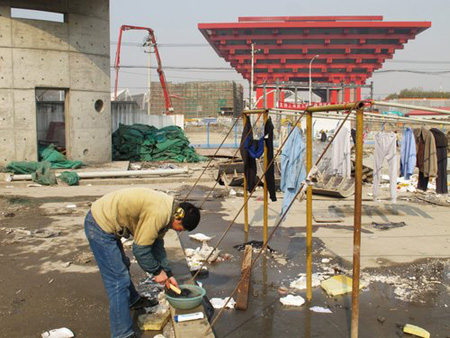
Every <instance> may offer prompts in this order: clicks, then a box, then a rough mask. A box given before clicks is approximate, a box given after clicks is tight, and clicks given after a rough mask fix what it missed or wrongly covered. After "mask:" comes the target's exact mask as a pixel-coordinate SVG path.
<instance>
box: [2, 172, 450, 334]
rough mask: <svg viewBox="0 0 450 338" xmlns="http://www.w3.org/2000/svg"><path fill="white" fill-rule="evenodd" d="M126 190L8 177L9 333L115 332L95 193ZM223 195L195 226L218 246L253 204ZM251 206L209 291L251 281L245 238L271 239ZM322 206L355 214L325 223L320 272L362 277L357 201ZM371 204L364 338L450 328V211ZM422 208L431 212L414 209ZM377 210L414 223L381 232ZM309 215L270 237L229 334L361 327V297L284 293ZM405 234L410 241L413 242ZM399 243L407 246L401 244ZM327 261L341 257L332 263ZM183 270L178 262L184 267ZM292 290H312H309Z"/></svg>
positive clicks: (5, 308)
mask: <svg viewBox="0 0 450 338" xmlns="http://www.w3.org/2000/svg"><path fill="white" fill-rule="evenodd" d="M167 181H169V180H167ZM211 185H212V184H205V185H203V186H202V187H201V189H203V190H204V191H206V190H207V189H208V188H209V187H211ZM11 186H13V187H14V188H11ZM147 186H148V187H151V188H157V189H161V190H164V191H169V192H176V190H177V189H178V188H179V184H173V183H159V184H152V185H147ZM122 187H123V186H118V185H102V186H98V185H96V186H80V187H54V188H53V187H41V188H26V187H19V186H14V185H11V184H8V187H7V186H6V185H2V186H0V196H1V197H0V243H1V248H2V249H1V253H0V265H1V267H2V273H1V275H0V322H1V323H2V324H1V325H0V336H1V337H23V338H26V337H37V336H39V335H40V334H41V333H42V332H44V331H46V330H49V329H54V328H59V327H68V328H70V329H71V330H72V331H73V332H74V333H75V334H76V337H89V338H90V337H99V338H101V337H109V327H108V326H109V324H108V304H107V298H106V294H105V291H104V288H103V285H102V281H101V278H100V275H99V272H98V269H97V267H96V263H95V261H93V259H92V256H91V254H90V250H89V247H88V243H87V240H86V239H85V237H84V229H83V225H82V224H83V219H84V215H85V214H86V212H87V211H88V210H89V207H90V204H91V203H92V201H94V200H95V199H96V198H97V197H99V196H102V195H103V194H104V193H106V192H109V191H112V190H115V189H120V188H122ZM201 195H202V191H200V192H197V194H194V202H196V201H195V199H197V202H198V201H199V200H201V198H199V197H198V196H201ZM215 196H216V197H215V198H213V199H211V200H210V201H208V202H206V204H205V205H204V207H203V209H204V211H203V218H202V222H201V224H200V226H199V228H198V231H197V230H196V231H195V232H201V233H204V234H206V235H208V236H215V238H214V239H213V240H212V241H211V244H215V241H216V240H217V239H218V238H219V237H220V236H221V234H222V233H223V231H224V229H225V228H226V227H227V226H228V224H229V222H230V217H232V216H233V215H234V212H235V211H236V209H237V208H238V207H239V205H240V204H241V203H242V198H240V197H232V198H225V199H224V198H220V194H218V195H215ZM279 197H280V199H281V195H279ZM251 203H253V205H254V207H252V208H251V210H253V213H252V214H251V215H250V219H251V220H253V223H252V224H254V226H252V228H251V231H250V233H249V234H248V235H247V237H245V235H244V232H243V225H242V221H241V219H238V223H237V224H236V225H235V226H234V227H233V228H232V230H231V231H230V233H229V234H228V235H227V236H226V237H225V239H224V242H223V244H222V245H221V247H220V249H221V250H222V253H229V254H231V255H232V258H231V259H230V260H227V261H223V262H220V263H213V264H211V265H210V266H209V271H210V273H209V277H208V278H206V279H202V280H201V282H202V283H203V285H204V287H205V289H206V290H207V295H208V297H209V298H212V297H226V296H228V295H229V294H230V293H231V291H232V290H233V289H234V287H235V285H236V283H237V282H238V280H239V275H240V260H241V253H240V252H239V251H237V250H236V249H235V248H233V246H234V245H236V244H242V243H243V242H245V241H246V240H261V238H262V228H261V226H259V225H258V224H259V222H260V213H259V210H260V203H261V200H260V197H258V196H257V197H256V198H254V199H252V201H251ZM314 203H315V204H314V205H315V208H317V209H318V210H328V208H329V207H330V206H333V207H338V208H340V209H341V210H343V217H344V222H343V224H340V225H337V226H329V227H324V226H318V225H315V226H314V233H313V237H314V240H313V272H324V273H325V272H326V273H330V271H333V272H332V273H335V272H338V273H346V274H347V275H349V276H351V254H350V257H349V254H348V252H351V239H352V230H353V229H352V222H351V221H349V219H351V213H352V211H351V206H352V203H353V202H352V200H351V199H349V200H331V199H330V200H327V199H317V200H316V201H315V202H314ZM364 203H365V205H367V207H366V209H365V211H364V215H363V239H362V240H363V243H362V247H363V250H362V254H363V257H365V258H366V259H365V263H363V269H362V280H365V281H366V282H367V285H368V286H367V287H366V288H364V289H363V290H362V292H361V296H360V326H359V327H360V337H397V336H398V337H403V334H402V327H403V325H405V324H406V323H410V324H414V325H418V326H420V327H423V328H425V329H427V330H428V331H429V332H430V333H431V336H432V337H450V310H449V306H450V295H449V291H450V263H449V258H450V249H449V248H450V230H449V228H448V220H447V217H448V216H447V215H448V208H447V207H439V206H431V205H427V204H418V203H416V204H414V203H410V202H404V204H400V205H397V206H394V208H397V209H398V210H399V212H398V213H397V214H395V213H392V212H391V213H386V215H387V216H386V215H384V214H383V208H391V206H389V205H386V204H383V205H382V206H381V207H380V206H377V208H380V210H379V213H378V212H375V213H374V212H373V210H374V208H375V206H372V205H371V203H370V202H367V201H366V202H364ZM397 209H396V210H397ZM416 209H417V210H418V211H420V212H415V213H410V212H409V211H408V210H416ZM271 210H272V211H271V212H272V216H273V215H276V213H277V212H279V211H278V210H279V209H278V204H276V203H273V204H271ZM315 210H316V209H315ZM405 210H406V211H405ZM424 215H426V216H424ZM347 217H349V218H348V219H347ZM377 217H380V219H383V217H385V218H386V217H387V219H388V220H389V221H396V220H397V219H404V220H405V222H406V224H407V225H406V226H405V227H402V228H399V229H390V230H386V231H385V232H382V231H381V230H374V229H372V228H371V227H370V226H371V225H370V224H371V221H372V220H376V218H377ZM304 220H305V217H304V205H303V204H296V206H295V208H294V209H293V210H292V213H291V216H290V218H288V219H287V220H286V222H285V224H284V225H283V227H282V228H281V229H279V231H278V232H277V233H276V234H275V236H274V238H273V240H272V241H271V243H270V246H271V247H272V248H273V249H275V250H276V254H268V255H266V256H263V258H262V259H261V260H260V262H259V263H258V264H257V266H256V268H255V269H254V271H253V272H252V287H251V295H250V303H249V309H248V310H247V311H237V310H226V311H225V313H224V316H222V318H221V319H220V320H219V321H218V323H217V325H216V326H215V333H216V336H217V337H291V336H297V337H298V336H300V337H348V336H349V335H350V334H349V332H350V331H349V330H350V318H351V297H350V295H343V296H337V297H328V296H327V295H326V293H325V292H324V291H323V290H322V289H321V288H320V287H316V288H314V290H313V300H312V302H311V304H308V303H307V304H305V305H304V306H302V307H300V308H294V307H285V306H283V305H282V304H281V303H280V302H279V298H280V297H282V296H281V295H280V294H279V292H278V291H279V289H280V287H287V288H289V285H290V283H291V282H292V281H293V280H294V279H296V278H297V275H298V274H299V273H304V272H305V239H304V236H305V226H304ZM272 223H273V218H271V221H270V224H272ZM424 229H426V230H424ZM37 230H39V231H37ZM47 236H48V237H47ZM180 239H181V242H182V244H183V246H184V248H196V247H198V246H200V244H199V243H198V242H195V241H193V240H192V239H190V238H189V237H188V234H186V233H183V234H182V235H181V236H180ZM402 241H404V243H407V245H406V244H405V245H402ZM399 247H400V249H401V250H400V251H396V250H397V249H398V248H399ZM411 252H413V253H415V254H411ZM323 259H328V260H329V261H326V262H327V263H323V262H322V260H323ZM363 261H364V259H363ZM183 268H184V269H185V268H186V267H185V266H184V267H183ZM181 269H182V267H180V266H178V267H176V269H175V273H176V274H177V272H178V271H181ZM132 271H133V277H134V279H135V281H136V282H138V281H139V280H140V279H141V278H142V277H144V274H143V273H142V271H141V270H140V269H139V268H138V267H137V265H136V263H134V264H133V270H132ZM180 278H181V281H183V279H185V278H187V276H186V274H182V275H180ZM290 292H291V293H292V294H296V295H301V296H303V297H305V291H304V290H302V291H295V290H292V289H291V290H290ZM314 305H316V306H322V307H327V308H329V309H330V310H331V311H332V313H331V314H322V313H315V312H312V311H311V310H310V307H311V306H314ZM146 337H147V336H146ZM405 337H406V336H405Z"/></svg>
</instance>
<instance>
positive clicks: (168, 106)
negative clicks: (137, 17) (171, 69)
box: [114, 25, 173, 114]
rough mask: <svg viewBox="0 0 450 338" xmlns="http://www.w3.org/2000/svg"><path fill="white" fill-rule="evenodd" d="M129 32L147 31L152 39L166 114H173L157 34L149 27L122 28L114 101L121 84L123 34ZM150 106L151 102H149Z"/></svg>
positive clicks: (126, 26) (117, 53) (127, 26)
mask: <svg viewBox="0 0 450 338" xmlns="http://www.w3.org/2000/svg"><path fill="white" fill-rule="evenodd" d="M128 30H146V31H147V32H148V35H149V37H150V39H151V42H152V44H153V47H154V48H155V55H156V60H157V62H158V68H157V72H158V75H159V81H160V82H161V87H162V90H163V93H164V101H165V104H166V114H173V106H172V101H171V100H170V95H169V89H168V87H167V83H166V77H165V75H164V71H163V69H162V62H161V56H160V55H159V51H158V46H157V45H156V38H155V33H154V31H153V29H151V28H148V27H137V26H129V25H123V26H121V27H120V32H119V41H118V42H117V52H116V62H115V64H114V68H115V70H116V79H115V86H114V100H117V87H118V84H119V69H120V47H121V44H122V33H123V31H128ZM149 104H150V102H149Z"/></svg>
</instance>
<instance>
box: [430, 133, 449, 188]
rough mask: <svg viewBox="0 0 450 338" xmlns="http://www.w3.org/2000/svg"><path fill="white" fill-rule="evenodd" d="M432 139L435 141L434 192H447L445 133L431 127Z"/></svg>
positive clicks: (446, 142)
mask: <svg viewBox="0 0 450 338" xmlns="http://www.w3.org/2000/svg"><path fill="white" fill-rule="evenodd" d="M430 131H431V132H432V133H433V136H434V141H435V142H436V154H437V177H436V193H437V194H447V193H448V187H447V146H448V141H447V137H446V136H445V134H444V133H443V132H442V131H440V130H439V129H437V128H432V129H430Z"/></svg>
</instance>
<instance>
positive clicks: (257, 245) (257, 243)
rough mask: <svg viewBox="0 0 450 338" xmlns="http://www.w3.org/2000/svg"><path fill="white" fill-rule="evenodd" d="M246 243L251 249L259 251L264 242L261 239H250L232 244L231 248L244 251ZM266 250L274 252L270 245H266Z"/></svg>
mask: <svg viewBox="0 0 450 338" xmlns="http://www.w3.org/2000/svg"><path fill="white" fill-rule="evenodd" d="M246 245H251V246H252V247H253V249H257V250H258V251H259V250H261V248H262V247H263V245H264V244H263V242H262V241H250V242H247V243H244V244H238V245H235V246H233V248H235V249H238V250H239V251H244V250H245V246H246ZM267 251H269V252H276V251H275V250H274V249H272V248H271V247H270V246H267Z"/></svg>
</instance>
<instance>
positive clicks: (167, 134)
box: [112, 124, 206, 162]
mask: <svg viewBox="0 0 450 338" xmlns="http://www.w3.org/2000/svg"><path fill="white" fill-rule="evenodd" d="M112 143H113V160H115V161H117V160H127V161H145V162H152V161H175V162H200V161H204V160H205V159H206V158H205V157H204V156H201V155H198V154H197V153H196V152H195V150H194V148H193V147H191V146H189V143H190V142H189V140H188V138H187V137H186V136H185V135H184V132H183V130H182V129H181V128H180V127H177V126H168V127H164V128H161V129H158V128H155V127H153V126H149V125H145V124H133V125H131V126H126V125H123V124H120V125H119V128H118V129H117V130H116V131H115V132H114V133H113V135H112Z"/></svg>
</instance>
